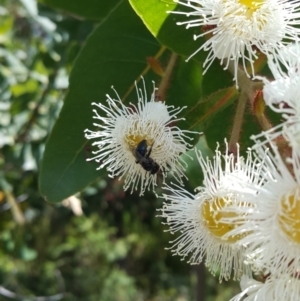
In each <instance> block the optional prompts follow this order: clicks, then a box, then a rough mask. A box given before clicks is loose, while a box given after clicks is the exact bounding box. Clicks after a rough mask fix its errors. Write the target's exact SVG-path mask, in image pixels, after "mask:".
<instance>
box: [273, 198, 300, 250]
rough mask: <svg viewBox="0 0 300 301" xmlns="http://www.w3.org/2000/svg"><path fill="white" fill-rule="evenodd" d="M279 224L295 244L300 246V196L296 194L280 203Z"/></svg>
mask: <svg viewBox="0 0 300 301" xmlns="http://www.w3.org/2000/svg"><path fill="white" fill-rule="evenodd" d="M280 207H281V208H280V209H281V210H280V213H279V215H278V224H279V226H280V228H281V229H282V231H283V232H284V233H285V234H286V235H287V236H288V238H289V239H291V240H292V241H293V242H295V243H298V244H300V196H299V193H294V194H293V195H290V196H288V197H283V198H282V199H281V202H280Z"/></svg>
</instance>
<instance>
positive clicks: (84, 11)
mask: <svg viewBox="0 0 300 301" xmlns="http://www.w3.org/2000/svg"><path fill="white" fill-rule="evenodd" d="M121 1H122V0H109V1H101V0H84V1H80V0H39V2H40V3H43V4H46V5H49V6H52V7H54V8H58V9H61V10H63V11H66V12H68V13H71V14H74V15H77V16H79V17H83V18H86V19H92V20H101V19H103V18H104V17H106V16H107V14H108V13H109V12H110V11H111V10H112V9H114V8H115V7H116V6H117V5H118V4H119V3H120V2H121Z"/></svg>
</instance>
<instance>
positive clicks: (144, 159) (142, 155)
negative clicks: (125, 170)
mask: <svg viewBox="0 0 300 301" xmlns="http://www.w3.org/2000/svg"><path fill="white" fill-rule="evenodd" d="M151 151H152V145H151V147H150V149H149V151H148V152H147V141H146V140H142V141H141V142H140V143H139V144H138V145H137V147H136V149H135V152H134V156H135V158H136V161H135V162H136V163H139V164H141V165H142V167H143V168H144V169H145V170H146V171H150V172H151V174H152V175H154V174H156V173H157V172H158V171H159V165H158V164H157V163H156V162H154V160H153V159H152V158H150V155H151Z"/></svg>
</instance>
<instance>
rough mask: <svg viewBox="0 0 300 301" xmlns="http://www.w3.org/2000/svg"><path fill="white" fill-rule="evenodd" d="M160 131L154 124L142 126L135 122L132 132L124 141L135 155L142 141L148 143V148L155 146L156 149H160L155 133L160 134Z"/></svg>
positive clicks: (149, 123)
mask: <svg viewBox="0 0 300 301" xmlns="http://www.w3.org/2000/svg"><path fill="white" fill-rule="evenodd" d="M145 129H146V130H145ZM147 130H148V131H147ZM159 130H161V129H160V128H159V126H158V125H157V124H155V123H154V122H148V123H147V124H144V125H143V126H141V125H140V124H139V121H135V122H134V124H133V126H132V128H131V130H130V132H129V133H128V134H127V135H126V136H125V137H124V140H125V143H126V144H127V146H128V148H129V149H130V150H131V152H133V153H134V152H135V149H136V148H137V146H138V144H139V143H140V142H141V141H142V140H146V141H147V145H148V147H150V146H151V145H153V144H155V148H158V147H159V145H158V144H157V141H155V137H153V133H159Z"/></svg>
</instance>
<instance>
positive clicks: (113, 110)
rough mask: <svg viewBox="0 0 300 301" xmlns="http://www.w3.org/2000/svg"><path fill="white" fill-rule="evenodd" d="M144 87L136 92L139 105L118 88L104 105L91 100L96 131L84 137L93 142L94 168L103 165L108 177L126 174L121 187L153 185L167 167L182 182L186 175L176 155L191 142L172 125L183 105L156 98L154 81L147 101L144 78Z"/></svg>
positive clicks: (139, 187)
mask: <svg viewBox="0 0 300 301" xmlns="http://www.w3.org/2000/svg"><path fill="white" fill-rule="evenodd" d="M143 83H144V90H143V91H142V90H141V89H138V87H137V86H136V91H137V98H138V101H137V105H134V104H131V103H130V104H129V106H125V105H124V104H123V103H122V100H121V99H120V97H119V95H118V93H117V92H116V91H115V90H114V91H115V93H116V95H117V99H113V98H111V97H110V96H109V95H107V103H108V106H105V105H103V104H102V103H93V104H92V105H93V106H95V107H96V108H97V109H98V110H100V111H101V113H99V112H98V111H97V109H94V110H93V112H94V117H93V118H94V119H96V120H97V123H94V126H95V127H98V128H99V130H90V129H86V130H85V137H86V138H87V139H95V142H93V144H92V145H94V146H97V147H98V150H96V151H94V152H93V153H94V155H95V156H94V157H93V158H89V159H88V160H95V161H96V162H98V163H100V166H99V168H98V169H100V168H103V167H106V168H107V170H108V171H109V173H110V176H111V177H119V179H121V178H123V177H124V178H125V181H124V189H125V190H127V189H128V188H130V187H131V192H133V190H137V189H140V195H142V194H143V193H144V192H145V190H146V189H147V188H148V189H149V190H150V189H152V190H153V191H154V190H155V186H156V185H157V174H158V173H161V174H162V177H163V180H165V178H166V176H167V172H168V171H172V173H173V175H174V177H175V179H176V180H178V182H179V183H181V181H182V178H183V177H185V173H184V172H185V162H184V161H183V160H182V159H180V155H181V154H183V153H185V152H186V151H187V149H188V148H189V147H191V145H190V144H189V143H188V142H187V140H188V139H190V140H192V139H191V138H190V137H188V135H187V134H188V133H192V132H189V131H186V130H180V129H179V128H178V127H177V126H176V125H175V124H176V123H177V122H178V121H179V120H181V119H183V118H177V114H179V113H180V112H181V111H182V110H183V109H184V108H185V107H182V108H174V107H173V106H167V105H166V104H165V103H163V102H161V101H155V100H156V99H155V91H156V88H155V85H154V89H153V92H152V94H151V96H150V99H149V100H148V97H147V92H146V87H145V82H144V81H143Z"/></svg>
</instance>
